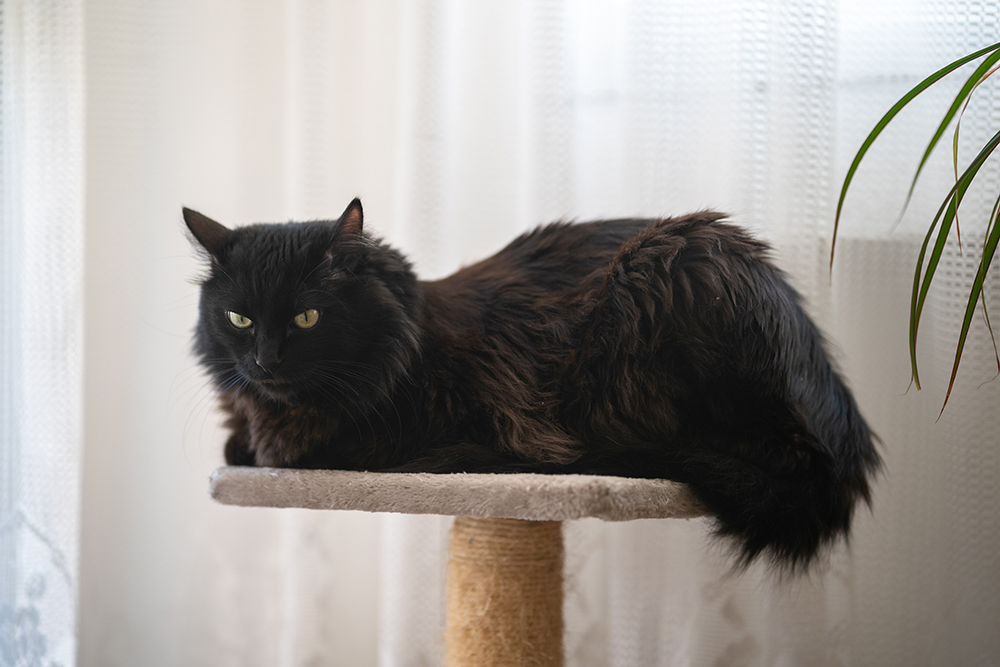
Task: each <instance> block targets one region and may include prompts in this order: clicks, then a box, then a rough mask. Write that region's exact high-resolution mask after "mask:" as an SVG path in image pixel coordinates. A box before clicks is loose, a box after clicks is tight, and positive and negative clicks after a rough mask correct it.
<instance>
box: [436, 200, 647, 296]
mask: <svg viewBox="0 0 1000 667" xmlns="http://www.w3.org/2000/svg"><path fill="white" fill-rule="evenodd" d="M652 222H653V220H647V219H639V218H629V219H620V220H599V221H594V222H583V223H567V222H556V223H552V224H549V225H545V226H542V227H538V228H536V229H534V230H532V231H529V232H526V233H524V234H522V235H521V236H519V237H517V238H516V239H514V240H513V241H511V242H510V243H509V244H508V245H507V246H506V247H504V248H503V249H502V250H500V251H499V252H498V253H496V254H495V255H493V256H491V257H488V258H487V259H485V260H482V261H479V262H476V263H475V264H471V265H469V266H466V267H463V268H462V269H459V270H458V271H457V272H455V273H454V274H452V275H451V276H448V277H447V278H444V279H442V280H440V281H437V282H436V284H435V287H438V288H440V289H443V290H445V291H448V290H453V289H459V288H464V289H470V288H480V289H484V290H487V291H493V290H497V289H504V288H511V287H517V288H519V289H527V290H528V291H534V290H541V291H545V292H549V293H562V294H565V293H569V292H578V291H580V290H581V289H584V290H585V289H592V288H594V287H595V286H596V284H595V283H599V282H600V280H601V279H602V277H603V275H604V272H605V271H606V270H607V267H608V266H609V265H610V263H611V261H612V260H613V259H614V258H615V255H616V254H617V253H618V251H619V250H620V248H621V247H622V244H624V243H625V242H626V241H627V240H629V239H630V238H632V237H634V236H636V235H637V234H639V233H640V232H642V230H643V229H645V228H646V227H648V226H649V225H650V224H651V223H652Z"/></svg>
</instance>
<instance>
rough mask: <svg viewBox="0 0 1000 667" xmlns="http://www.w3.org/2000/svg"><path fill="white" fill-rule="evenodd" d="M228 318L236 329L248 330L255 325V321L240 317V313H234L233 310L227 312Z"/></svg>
mask: <svg viewBox="0 0 1000 667" xmlns="http://www.w3.org/2000/svg"><path fill="white" fill-rule="evenodd" d="M226 317H228V318H229V321H230V322H232V323H233V326H234V327H236V328H237V329H246V328H248V327H249V326H250V325H251V324H253V320H251V319H250V318H249V317H244V316H243V315H240V314H239V313H234V312H233V311H231V310H227V311H226Z"/></svg>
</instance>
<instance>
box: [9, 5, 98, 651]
mask: <svg viewBox="0 0 1000 667" xmlns="http://www.w3.org/2000/svg"><path fill="white" fill-rule="evenodd" d="M82 28H83V22H82V10H81V5H80V3H79V2H72V1H69V2H56V1H44V0H43V1H39V2H29V1H23V2H21V1H18V0H3V1H2V2H0V665H3V667H7V666H8V665H10V666H12V667H13V666H14V665H17V666H18V667H20V666H21V665H32V666H34V665H39V666H42V665H44V666H45V667H54V666H57V665H58V666H61V667H67V666H70V665H73V664H74V663H75V657H76V648H77V641H76V619H77V616H76V604H77V586H78V561H79V556H78V553H79V548H78V545H79V541H78V540H79V533H78V529H79V512H80V503H79V492H80V450H81V444H82V425H81V407H82V396H81V387H82V366H83V363H82V362H83V334H82V314H83V304H82V298H83V271H82V259H83V250H82V246H81V241H82V237H83V198H82V194H83V31H82Z"/></svg>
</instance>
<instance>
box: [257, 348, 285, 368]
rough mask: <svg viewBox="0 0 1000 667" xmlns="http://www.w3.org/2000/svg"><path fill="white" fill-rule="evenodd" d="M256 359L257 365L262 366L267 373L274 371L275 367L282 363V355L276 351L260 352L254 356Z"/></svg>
mask: <svg viewBox="0 0 1000 667" xmlns="http://www.w3.org/2000/svg"><path fill="white" fill-rule="evenodd" d="M254 361H256V362H257V365H258V366H260V367H261V368H262V369H263V370H264V372H266V373H273V372H274V371H275V369H277V368H278V366H280V365H281V357H279V356H278V355H277V353H274V352H267V353H265V354H259V355H257V356H256V357H254Z"/></svg>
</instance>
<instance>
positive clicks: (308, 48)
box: [0, 0, 1000, 667]
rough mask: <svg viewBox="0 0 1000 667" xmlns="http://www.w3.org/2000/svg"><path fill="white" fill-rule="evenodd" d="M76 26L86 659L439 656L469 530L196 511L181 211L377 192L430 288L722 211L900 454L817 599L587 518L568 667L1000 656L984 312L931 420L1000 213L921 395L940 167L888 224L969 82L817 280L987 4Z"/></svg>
mask: <svg viewBox="0 0 1000 667" xmlns="http://www.w3.org/2000/svg"><path fill="white" fill-rule="evenodd" d="M5 6H6V5H5ZM84 10H85V16H84V19H85V21H84V22H85V26H86V31H85V53H86V60H85V78H86V92H85V98H86V111H87V113H86V144H87V159H86V165H85V167H86V168H85V175H86V232H85V253H86V254H85V259H86V327H85V334H86V341H87V344H86V349H85V362H86V369H87V372H86V375H85V378H84V380H85V390H84V397H85V451H84V462H83V473H84V489H83V508H82V517H83V518H82V527H83V532H82V543H81V549H82V557H81V579H80V617H79V627H80V638H79V641H80V650H79V657H80V660H79V662H80V664H82V665H86V666H91V665H92V666H94V667H97V666H112V667H114V666H119V665H120V666H122V667H125V666H130V665H149V666H156V665H234V666H236V665H241V666H242V665H261V666H271V665H282V666H286V667H291V666H299V665H326V664H330V665H376V664H377V665H380V666H383V667H395V666H399V667H418V666H424V665H436V664H439V661H440V645H439V634H440V629H441V627H442V622H443V618H442V613H443V612H442V598H443V596H442V587H443V581H444V556H443V554H444V545H445V543H446V540H447V534H448V529H449V525H450V521H449V519H447V518H442V517H404V516H372V515H363V514H356V513H317V512H306V511H293V510H281V511H279V510H264V509H242V508H231V507H221V506H217V505H214V504H212V503H211V502H210V501H209V500H208V499H207V497H206V478H207V475H208V473H209V472H210V471H211V470H212V468H214V467H215V466H217V465H219V464H220V463H221V448H222V443H223V442H224V437H225V434H224V432H223V430H222V429H221V427H220V418H219V415H218V413H216V412H215V411H214V410H213V407H212V397H211V393H210V392H209V391H208V388H207V386H206V384H205V378H204V377H203V376H202V375H201V373H200V372H199V370H198V369H197V367H196V366H195V365H194V362H193V360H192V358H191V357H190V354H189V353H188V347H189V337H190V330H191V327H192V325H193V323H194V319H195V310H196V299H197V290H196V288H195V287H194V286H193V285H192V283H191V279H192V278H193V277H194V276H196V275H197V274H198V266H197V263H196V262H195V260H194V257H193V253H192V251H191V249H190V246H189V244H188V242H187V240H186V239H185V236H184V234H183V226H182V223H181V221H180V206H181V205H186V206H189V207H192V208H195V209H198V210H200V211H202V212H203V213H205V214H207V215H209V216H211V217H213V218H215V219H218V220H220V221H221V222H223V223H226V224H232V225H235V224H244V223H248V222H253V221H275V220H286V219H292V218H295V219H309V218H329V217H334V216H337V215H338V214H339V213H340V211H342V210H343V208H344V206H345V205H346V204H347V203H348V202H349V201H350V199H351V198H352V197H354V196H361V197H362V198H363V201H364V204H365V211H366V227H367V228H368V229H371V230H373V231H376V232H377V233H379V234H380V235H382V236H384V237H385V238H387V239H388V240H389V241H390V242H391V243H393V244H394V245H396V246H397V247H400V248H401V249H402V250H404V251H405V252H406V253H407V254H408V255H409V256H410V257H411V258H412V259H413V260H414V262H415V265H416V268H417V270H418V272H419V273H420V274H421V275H422V277H425V278H433V277H439V276H442V275H445V274H447V273H449V272H450V271H453V270H454V269H456V268H457V267H459V266H460V265H462V264H463V263H468V262H471V261H474V260H476V259H478V258H481V257H484V256H486V255H488V254H489V253H491V252H494V251H495V250H497V249H499V248H500V247H502V245H503V244H505V243H506V242H507V241H509V240H510V239H512V238H513V237H514V236H515V235H516V234H518V233H519V232H521V231H523V230H526V229H528V228H530V227H532V226H533V225H536V224H539V223H543V222H548V221H551V220H553V219H559V218H565V219H581V220H583V219H590V218H595V217H602V216H623V215H645V216H658V215H671V214H680V213H684V212H688V211H692V210H696V209H701V208H717V209H721V210H724V211H727V212H729V213H730V214H732V216H733V218H734V219H735V220H738V221H740V222H742V223H744V224H746V225H748V226H749V227H751V228H752V229H754V231H755V232H756V233H757V234H759V235H760V236H761V237H763V238H765V239H767V240H769V241H770V242H771V243H772V244H773V245H774V247H775V256H776V258H777V261H778V262H779V263H780V264H781V265H782V266H783V267H784V268H785V269H786V270H787V271H788V272H789V274H790V275H791V278H792V280H793V282H794V283H795V284H796V285H797V286H798V288H799V289H800V290H801V291H802V292H803V294H805V295H806V297H807V298H808V300H809V308H810V310H811V312H812V313H813V314H814V315H815V317H816V318H817V319H818V320H819V322H820V323H821V325H822V326H823V327H824V328H825V329H826V331H827V332H828V333H829V335H830V338H831V341H832V343H833V346H834V348H835V349H836V356H837V358H838V360H839V361H840V365H841V366H842V368H843V369H844V371H845V374H846V376H847V377H848V379H849V382H850V384H851V386H852V387H853V388H854V390H855V392H856V394H857V397H858V400H859V402H860V404H861V406H862V409H863V411H864V413H865V414H866V416H867V417H868V419H869V421H870V422H871V423H872V426H873V427H874V429H875V430H876V431H877V432H878V434H879V435H880V436H881V439H882V441H883V449H882V452H883V455H884V457H885V460H886V471H885V473H884V474H883V476H882V477H881V478H880V479H879V481H878V482H877V486H876V493H875V501H874V512H873V513H871V514H869V513H868V512H867V511H866V510H863V511H861V512H860V513H859V516H858V520H857V522H856V529H855V533H854V538H853V540H852V544H851V546H850V548H849V549H848V548H839V549H837V550H836V551H834V552H833V553H832V554H831V555H830V558H829V561H828V562H827V563H825V564H824V567H822V568H818V569H817V570H816V572H814V573H813V574H812V575H811V576H808V577H803V578H800V579H798V580H795V581H791V582H781V581H778V580H777V579H776V578H775V577H774V576H772V575H770V574H769V573H767V572H766V571H764V570H763V569H762V568H753V569H751V570H750V571H749V572H747V573H746V574H744V575H742V576H734V575H732V574H730V573H729V570H728V566H727V561H726V559H725V555H724V553H723V552H722V551H721V550H720V549H719V548H718V546H717V545H713V543H712V542H711V541H710V540H709V539H708V530H709V526H708V524H707V523H706V522H705V521H701V520H699V521H636V522H630V523H627V524H614V525H610V524H604V523H601V522H598V521H596V520H595V521H590V520H587V521H580V522H573V523H569V524H567V525H566V528H565V530H566V537H567V552H568V555H567V583H566V586H567V588H566V593H567V596H566V618H567V625H568V632H567V637H566V647H567V656H568V663H569V664H570V665H574V666H579V667H590V666H602V667H603V666H609V667H610V666H614V667H625V666H637V667H638V666H647V665H671V666H673V665H768V666H770V665H775V666H786V665H876V664H877V665H910V664H935V665H938V664H940V665H951V664H970V665H978V664H982V665H987V664H995V663H997V662H1000V577H998V576H997V574H998V573H1000V537H998V536H1000V491H998V488H1000V484H998V482H1000V470H998V465H1000V457H998V454H997V439H998V438H997V435H996V434H997V432H998V427H1000V419H998V411H997V409H996V407H997V405H998V401H1000V393H998V392H1000V384H998V383H996V382H994V383H989V382H988V381H989V380H990V379H991V378H992V377H993V376H994V374H995V373H996V366H995V363H994V362H993V348H992V344H991V342H990V337H989V335H988V333H987V331H986V329H985V327H984V326H983V325H982V322H981V318H980V320H978V321H977V324H976V327H975V330H974V332H973V334H972V336H971V337H970V343H969V345H968V346H967V348H966V357H965V360H964V361H963V365H962V369H961V373H960V376H959V382H958V386H957V389H956V392H955V394H954V395H953V398H952V402H951V404H950V405H949V407H948V409H947V410H946V411H945V413H944V414H943V415H942V416H941V418H940V419H939V420H938V419H937V418H938V413H939V410H940V406H941V401H942V400H943V396H944V390H945V387H946V384H947V371H948V370H949V369H950V363H951V361H950V355H951V354H952V352H953V347H954V344H955V335H956V333H957V326H956V324H957V323H956V319H955V318H956V316H957V315H959V314H960V313H961V312H962V310H963V309H964V307H965V306H964V304H965V300H966V292H965V290H967V289H968V287H969V285H970V284H971V280H972V275H973V272H974V268H975V264H974V256H975V249H976V244H977V243H980V244H981V237H982V231H983V227H982V219H983V218H984V217H985V213H988V211H989V208H990V206H991V205H992V201H993V200H991V199H990V197H989V192H987V191H986V190H983V191H979V192H976V193H973V194H972V195H970V199H969V202H970V207H969V210H968V212H967V213H965V214H964V215H963V218H962V231H963V243H964V254H963V253H960V252H959V251H958V249H957V247H956V248H955V249H954V250H951V251H949V254H948V255H947V256H946V258H945V260H943V266H942V269H941V270H940V273H941V282H940V285H939V288H938V289H937V290H936V291H935V292H934V293H933V296H932V300H931V301H932V302H931V305H930V306H929V307H928V310H927V314H926V315H925V317H926V319H925V322H924V323H923V325H922V329H921V342H920V348H919V349H920V361H921V370H922V374H923V377H924V379H925V389H924V391H923V392H922V393H920V394H918V393H917V392H916V391H915V390H914V389H912V388H911V389H910V390H909V391H907V383H908V379H909V371H908V368H909V365H908V358H907V347H906V331H907V325H906V317H907V315H906V312H907V307H908V303H909V281H910V279H911V276H912V270H913V262H914V260H915V257H916V253H917V250H918V249H919V243H920V240H921V238H922V234H921V226H922V225H924V226H926V223H927V222H928V221H929V218H930V217H931V216H932V215H933V211H934V210H935V208H936V206H937V201H936V199H938V198H940V197H943V195H944V193H945V192H946V191H947V188H948V187H949V183H948V179H949V170H950V163H949V159H948V156H947V155H946V154H945V151H942V152H941V154H940V155H938V156H937V157H938V159H937V160H936V161H934V162H933V163H932V164H931V165H930V166H929V167H928V168H927V170H926V172H927V173H926V174H925V176H924V177H923V183H924V185H925V186H927V191H928V192H929V193H930V194H924V193H923V192H921V193H920V194H919V195H918V196H917V197H916V198H915V200H914V202H913V203H912V205H911V206H910V209H909V212H908V213H907V215H906V217H905V218H904V219H903V222H902V223H901V224H900V225H899V226H898V227H897V228H896V229H895V230H894V231H891V229H892V226H893V223H894V222H895V220H896V218H897V217H898V215H899V211H900V208H901V206H902V203H903V200H904V199H905V195H906V189H907V187H908V179H909V178H910V177H911V175H912V173H913V170H914V169H915V168H916V164H917V161H918V160H919V157H920V155H921V153H922V151H923V148H924V146H925V145H926V141H927V139H929V137H930V135H931V133H932V131H933V129H934V127H935V117H938V118H939V117H940V115H941V114H942V113H943V112H944V109H945V108H946V107H947V105H948V103H949V102H950V99H949V97H948V95H949V93H951V94H954V92H955V91H956V90H957V87H956V86H955V85H952V86H951V87H950V88H949V87H948V85H945V86H944V88H943V89H942V90H941V91H934V92H931V93H928V94H926V95H925V96H924V97H922V98H921V99H920V101H919V103H918V104H917V105H915V107H914V109H913V110H912V111H908V112H907V113H906V114H904V115H903V116H901V117H900V122H899V124H898V126H895V127H893V128H892V129H891V130H890V131H889V132H888V133H887V135H886V136H885V137H884V138H883V139H882V140H881V141H880V143H879V144H878V145H877V148H876V150H875V152H874V153H873V154H872V156H871V158H870V161H869V162H867V163H866V165H865V166H864V167H863V169H862V170H861V171H859V172H858V176H857V178H856V184H855V185H854V188H853V191H852V193H851V196H850V198H849V200H848V205H847V207H846V209H845V221H844V227H843V229H842V236H841V239H840V242H839V245H838V248H837V257H838V260H837V263H836V265H835V267H834V270H833V273H832V277H831V274H830V271H829V267H828V256H829V250H830V247H829V239H830V235H831V231H832V221H833V212H834V207H835V204H836V196H837V189H838V186H839V181H840V179H841V178H842V176H843V174H844V173H845V171H846V169H847V165H848V164H849V162H850V159H851V158H852V157H853V153H854V151H855V150H856V148H857V146H858V145H859V144H860V142H861V140H862V139H863V138H864V136H865V134H866V133H867V131H868V129H870V127H871V126H872V125H873V124H874V123H875V122H876V121H877V120H878V118H879V117H880V116H881V114H882V113H884V111H885V110H886V109H887V108H888V107H889V105H890V104H891V103H892V102H893V101H894V100H895V99H896V98H897V97H899V96H900V95H901V94H902V93H904V92H905V91H906V90H907V89H908V88H909V87H911V86H912V85H914V84H915V83H916V82H917V81H919V80H920V79H921V78H922V77H923V76H924V75H926V74H927V73H929V72H931V71H933V70H934V69H936V68H937V67H940V66H942V65H944V64H945V63H947V62H948V61H950V60H951V59H953V58H956V57H958V56H959V55H962V54H963V53H965V52H969V51H972V50H973V49H975V48H979V47H982V46H985V45H988V44H990V43H994V42H996V41H1000V26H998V15H997V11H996V6H995V3H993V2H985V1H983V2H976V1H974V0H973V1H971V2H957V1H951V0H947V1H940V2H931V1H927V0H908V1H904V0H892V1H891V2H883V3H866V2H860V1H856V0H842V1H839V2H838V1H837V0H818V1H801V2H782V1H779V0H745V1H744V0H729V1H726V2H713V3H705V2H698V1H695V0H691V1H688V2H682V1H675V2H652V1H642V0H635V1H633V2H622V1H612V0H602V1H598V0H586V1H572V2H571V1H569V0H562V1H557V0H535V1H529V0H524V1H520V2H509V1H506V0H504V1H499V0H498V1H494V2H475V3H467V2H455V1H446V0H414V1H413V2H405V1H402V0H400V1H397V2H390V1H388V0H384V1H379V2H361V1H360V0H359V1H357V2H346V1H345V2H318V1H309V0H287V1H286V2H274V3H265V2H244V1H243V0H213V1H211V2H204V1H202V0H197V1H196V0H170V1H169V2H168V1H167V0H150V1H148V2H142V3H138V2H124V1H118V0H87V1H86V2H85V3H84ZM4 34H5V35H6V33H4ZM5 48H6V47H5ZM4 53H5V54H6V50H5V51H4ZM5 57H6V55H5ZM4 63H5V64H4V67H6V60H5V61H4ZM3 71H4V72H5V73H6V71H7V70H6V69H4V70H3ZM4 75H5V76H6V74H4ZM5 85H6V84H5ZM5 90H6V88H5ZM4 108H5V109H6V107H4ZM998 108H1000V98H998V93H997V86H996V84H995V83H992V84H991V85H985V86H983V87H982V88H981V90H980V92H979V93H977V101H976V103H975V104H973V105H972V106H971V107H970V109H969V111H968V113H967V115H966V117H965V120H963V137H964V139H963V143H962V156H963V159H966V160H967V159H968V158H969V157H970V156H971V155H973V154H974V151H975V150H976V149H975V142H976V141H977V140H978V141H980V143H981V142H982V141H984V140H985V139H986V138H988V137H989V136H991V135H992V134H993V133H994V132H995V131H996V128H997V126H998V124H1000V114H998V111H997V109H998ZM5 118H6V117H5ZM4 122H6V120H4ZM5 127H6V126H5ZM6 136H7V134H6V130H5V134H4V137H5V138H6ZM4 150H5V153H4V155H5V160H6V149H4ZM5 165H6V162H5ZM990 169H991V170H990V171H989V172H988V174H987V180H988V181H989V182H990V183H992V184H994V186H995V184H996V183H997V182H998V180H1000V176H998V173H997V170H996V167H995V165H994V166H992V167H991V168H990ZM4 173H6V172H4ZM990 179H992V180H990ZM5 182H6V181H5ZM5 187H6V186H5ZM994 192H995V189H994ZM994 197H995V195H994ZM4 205H5V206H6V204H4ZM5 211H6V209H5ZM5 215H6V213H5ZM5 220H6V218H5ZM977 225H978V227H977ZM6 230H7V227H5V231H4V233H5V234H7V231H6ZM890 231H891V233H890ZM4 238H5V242H6V238H7V237H6V236H5V237H4ZM6 247H7V246H6V245H5V249H4V251H3V252H4V253H7V250H6ZM6 257H7V255H6V254H5V255H4V258H5V260H6ZM0 270H2V271H4V272H5V273H4V277H5V278H4V281H5V282H4V285H5V290H6V285H8V284H13V283H8V282H7V275H8V274H9V272H10V271H11V269H10V268H9V265H7V264H6V261H5V263H4V266H3V267H2V268H0ZM996 283H997V279H996V277H994V279H993V280H992V281H991V283H990V284H989V285H987V303H988V305H990V307H991V308H992V309H993V310H996V311H998V312H1000V309H998V308H997V305H996V304H997V293H998V287H1000V286H998V285H997V284H996ZM6 293H7V292H6V291H5V294H6ZM4 298H5V299H6V298H7V297H6V296H5V297H4ZM7 303H8V302H7V301H4V308H5V309H6V308H7V307H8V306H7ZM5 312H6V311H5ZM6 321H7V320H6V317H5V320H4V326H5V329H4V331H5V332H7V331H8V329H7V328H6V326H7V324H6ZM4 340H5V341H7V340H8V338H7V337H6V333H5V339H4ZM4 344H5V345H6V344H8V343H7V342H5V343H4ZM4 349H5V352H4V354H5V355H6V354H7V352H6V350H7V349H8V348H4ZM6 359H7V357H4V360H5V364H6ZM5 369H6V366H5ZM8 377H9V375H8V374H7V371H6V370H4V375H3V378H4V382H7V381H8V380H7V378H8ZM4 400H7V399H6V398H5V399H4ZM3 405H4V408H3V409H4V410H8V407H7V406H8V404H7V403H4V404H3ZM5 414H6V413H5ZM5 433H6V431H5ZM5 437H6V436H5ZM5 488H6V487H5ZM4 492H5V493H6V491H4ZM4 502H6V500H5V501H4ZM4 507H5V508H6V505H4ZM0 539H7V538H5V537H3V536H2V535H0ZM6 544H7V542H3V545H4V547H3V548H7V547H6ZM5 585H6V584H5ZM6 591H7V588H4V595H7V593H6ZM5 600H6V599H5Z"/></svg>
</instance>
